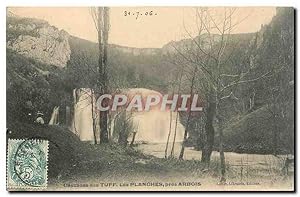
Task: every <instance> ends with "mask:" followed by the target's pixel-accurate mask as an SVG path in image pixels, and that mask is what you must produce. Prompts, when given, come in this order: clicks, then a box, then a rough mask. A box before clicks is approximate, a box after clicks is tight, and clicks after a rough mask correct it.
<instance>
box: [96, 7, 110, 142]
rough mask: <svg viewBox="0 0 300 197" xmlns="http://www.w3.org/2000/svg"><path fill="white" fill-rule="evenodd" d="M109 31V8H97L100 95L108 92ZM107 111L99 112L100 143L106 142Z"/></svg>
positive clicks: (105, 100)
mask: <svg viewBox="0 0 300 197" xmlns="http://www.w3.org/2000/svg"><path fill="white" fill-rule="evenodd" d="M108 32H109V8H107V7H105V8H101V7H100V8H98V43H99V61H98V64H99V80H98V82H99V88H100V96H101V95H104V94H107V93H108V87H107V80H108V77H107V47H108ZM102 105H103V106H104V107H105V106H107V105H108V101H107V99H104V100H103V103H102ZM107 122H108V112H107V111H103V112H101V113H100V143H108V130H107Z"/></svg>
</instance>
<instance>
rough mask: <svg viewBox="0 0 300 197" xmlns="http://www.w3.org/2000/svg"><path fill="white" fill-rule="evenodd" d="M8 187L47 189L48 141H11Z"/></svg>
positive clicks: (8, 157) (8, 154) (8, 161)
mask: <svg viewBox="0 0 300 197" xmlns="http://www.w3.org/2000/svg"><path fill="white" fill-rule="evenodd" d="M7 151H8V152H7V167H6V168H7V169H6V170H7V187H8V188H11V189H29V188H32V189H42V188H46V187H47V179H48V177H47V171H48V169H47V168H48V167H47V164H48V163H47V162H48V141H47V140H36V139H9V140H8V149H7Z"/></svg>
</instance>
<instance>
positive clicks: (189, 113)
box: [179, 66, 197, 159]
mask: <svg viewBox="0 0 300 197" xmlns="http://www.w3.org/2000/svg"><path fill="white" fill-rule="evenodd" d="M196 73H197V66H195V68H194V72H193V77H192V81H191V89H190V95H191V96H192V95H193V89H194V83H195V76H196ZM191 112H192V111H191V103H190V106H189V111H188V118H187V122H186V127H185V130H184V136H183V143H182V146H181V150H180V154H179V159H183V155H184V146H185V145H184V144H185V142H186V139H187V134H188V129H189V124H190V119H191Z"/></svg>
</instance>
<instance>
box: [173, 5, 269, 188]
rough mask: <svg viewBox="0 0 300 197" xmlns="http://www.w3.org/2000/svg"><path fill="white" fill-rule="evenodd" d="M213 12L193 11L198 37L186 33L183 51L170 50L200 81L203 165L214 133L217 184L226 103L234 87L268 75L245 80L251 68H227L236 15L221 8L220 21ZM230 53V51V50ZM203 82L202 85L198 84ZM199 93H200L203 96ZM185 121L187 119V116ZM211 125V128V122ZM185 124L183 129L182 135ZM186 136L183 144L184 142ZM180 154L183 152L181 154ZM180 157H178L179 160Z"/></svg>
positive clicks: (207, 159)
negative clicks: (203, 114) (203, 112)
mask: <svg viewBox="0 0 300 197" xmlns="http://www.w3.org/2000/svg"><path fill="white" fill-rule="evenodd" d="M213 11H214V10H211V9H209V8H196V10H195V12H196V17H195V19H196V20H195V21H196V27H197V30H198V32H197V33H198V36H197V37H196V38H195V37H193V36H192V35H191V33H190V32H189V31H188V30H187V29H186V27H185V26H184V27H185V30H186V33H187V34H188V36H189V38H190V40H191V44H190V45H187V46H185V47H180V48H179V47H177V46H174V49H175V50H176V52H177V54H178V55H179V56H181V57H182V59H183V60H185V66H186V67H191V68H192V69H191V70H192V74H194V73H197V79H201V80H200V83H199V84H198V86H197V87H198V88H199V89H201V90H204V91H203V92H204V94H206V97H207V101H208V108H207V115H208V117H207V127H206V135H207V136H206V139H208V140H206V143H208V144H207V145H206V150H205V151H204V153H203V156H204V158H203V161H205V162H209V160H210V155H211V152H212V147H213V143H214V140H213V137H214V134H215V133H214V131H215V130H216V131H217V133H218V141H219V152H220V164H221V165H220V168H221V182H224V181H225V180H226V179H225V172H226V168H225V154H224V144H223V138H224V134H223V129H224V128H223V125H224V124H225V121H226V114H222V112H223V111H224V108H225V107H226V104H225V102H224V101H226V100H232V101H234V100H236V99H237V97H236V96H235V95H234V90H235V88H236V87H237V86H238V85H241V84H249V83H251V82H255V81H258V80H260V79H262V78H265V77H268V76H269V75H270V73H271V71H269V72H266V73H264V74H262V75H259V76H255V75H254V77H253V78H249V74H250V73H251V71H252V69H253V68H252V66H253V65H250V64H248V65H245V66H244V67H240V68H239V70H238V72H237V70H236V69H233V67H230V60H232V59H231V54H230V53H233V51H234V47H231V48H230V47H229V43H230V42H231V40H232V36H231V32H232V30H233V29H234V27H235V26H237V25H238V24H239V23H241V22H242V21H243V20H244V19H241V20H240V21H236V22H233V20H232V18H233V16H234V13H235V12H236V9H235V8H223V15H222V17H215V15H214V14H213V13H212V12H213ZM231 49H232V50H231ZM201 81H204V83H201ZM194 88H195V80H194V77H192V78H191V81H190V91H191V93H193V89H194ZM203 92H202V93H203ZM188 120H189V115H188ZM213 121H214V122H215V124H213V125H214V126H213V127H211V126H212V122H213ZM187 127H188V124H187V125H186V132H187V131H188V129H187ZM186 132H185V135H184V136H185V137H184V141H185V140H186ZM182 150H184V148H182ZM182 152H184V151H182ZM182 157H183V155H182V154H180V158H182Z"/></svg>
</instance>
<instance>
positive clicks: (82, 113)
mask: <svg viewBox="0 0 300 197" xmlns="http://www.w3.org/2000/svg"><path fill="white" fill-rule="evenodd" d="M73 94H74V103H75V104H74V114H73V120H72V127H71V128H72V129H71V130H72V131H73V132H74V133H75V134H76V135H78V136H79V138H80V140H82V141H93V140H94V136H93V121H92V100H93V106H94V107H95V98H94V95H93V91H92V90H91V89H89V88H80V89H75V90H74V92H73ZM122 94H126V95H129V97H133V96H134V95H136V94H139V95H142V97H145V96H147V95H150V94H152V95H153V94H158V95H160V96H162V95H161V94H160V93H159V92H157V91H154V90H149V89H144V88H131V89H126V90H122ZM94 111H95V110H94ZM98 115H99V114H98ZM176 115H177V112H173V113H172V115H171V116H170V111H160V109H158V108H154V109H152V108H151V109H150V111H147V112H133V113H132V120H133V124H134V125H137V133H136V136H135V141H136V142H145V143H166V142H167V139H168V134H169V130H170V120H172V121H171V133H170V140H169V149H171V148H170V147H171V145H172V142H173V138H174V133H175V124H176V123H175V122H176ZM97 117H98V116H97ZM111 117H115V116H114V115H112V116H111ZM98 121H99V120H98V119H97V137H98V136H99V124H98ZM111 122H112V124H113V122H114V121H111ZM111 127H112V128H113V125H111ZM176 130H177V131H176V138H175V142H182V140H183V134H184V126H183V125H182V124H181V123H180V121H179V120H178V123H177V129H176ZM97 141H98V142H99V139H97ZM128 141H130V139H128Z"/></svg>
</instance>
